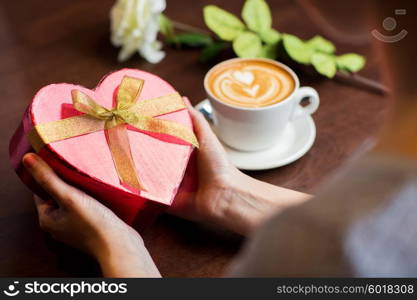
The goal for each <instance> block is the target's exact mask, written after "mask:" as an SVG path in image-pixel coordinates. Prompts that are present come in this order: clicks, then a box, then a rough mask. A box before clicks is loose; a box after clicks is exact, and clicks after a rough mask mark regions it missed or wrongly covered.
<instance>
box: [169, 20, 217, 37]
mask: <svg viewBox="0 0 417 300" xmlns="http://www.w3.org/2000/svg"><path fill="white" fill-rule="evenodd" d="M171 22H172V24H173V25H174V27H175V28H176V29H178V30H182V31H187V32H191V33H200V34H206V35H211V32H210V31H208V30H205V29H201V28H198V27H194V26H191V25H188V24H184V23H181V22H177V21H174V20H172V21H171Z"/></svg>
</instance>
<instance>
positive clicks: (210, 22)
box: [204, 5, 245, 41]
mask: <svg viewBox="0 0 417 300" xmlns="http://www.w3.org/2000/svg"><path fill="white" fill-rule="evenodd" d="M204 22H205V23H206V25H207V27H208V28H210V29H211V30H212V31H213V32H214V33H216V34H217V35H218V36H219V37H220V38H221V39H222V40H225V41H232V40H234V39H235V38H236V37H237V36H238V35H239V34H240V33H241V32H242V31H243V30H245V25H244V24H243V23H242V21H240V20H239V18H238V17H236V16H235V15H233V14H231V13H229V12H227V11H225V10H223V9H221V8H220V7H218V6H215V5H207V6H206V7H204Z"/></svg>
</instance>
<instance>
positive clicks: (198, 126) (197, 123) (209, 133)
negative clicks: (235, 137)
mask: <svg viewBox="0 0 417 300" xmlns="http://www.w3.org/2000/svg"><path fill="white" fill-rule="evenodd" d="M183 99H184V101H185V103H186V104H187V106H188V109H189V112H190V115H191V119H192V121H193V125H194V130H195V133H196V135H197V138H198V140H199V142H200V143H203V144H209V145H212V146H215V147H216V148H217V147H222V146H221V144H220V142H219V140H218V139H217V137H216V135H215V134H214V132H213V130H212V129H211V127H210V124H209V123H208V122H207V120H206V118H205V117H204V116H203V114H202V113H200V112H199V111H198V110H196V109H195V108H194V107H193V106H192V105H191V103H190V101H189V100H188V98H187V97H183ZM205 146H207V145H205Z"/></svg>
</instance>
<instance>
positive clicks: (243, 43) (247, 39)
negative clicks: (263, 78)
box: [233, 31, 262, 57]
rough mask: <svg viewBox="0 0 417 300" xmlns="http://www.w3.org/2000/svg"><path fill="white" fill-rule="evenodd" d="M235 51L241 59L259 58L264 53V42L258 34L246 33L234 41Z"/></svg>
mask: <svg viewBox="0 0 417 300" xmlns="http://www.w3.org/2000/svg"><path fill="white" fill-rule="evenodd" d="M233 50H234V51H235V53H236V55H237V56H239V57H258V55H259V54H260V53H261V51H262V41H261V39H260V38H259V36H257V35H256V34H254V33H252V32H249V31H246V32H243V33H241V34H239V35H238V37H237V38H236V39H235V40H234V41H233Z"/></svg>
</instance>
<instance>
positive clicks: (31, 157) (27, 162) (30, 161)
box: [22, 153, 38, 169]
mask: <svg viewBox="0 0 417 300" xmlns="http://www.w3.org/2000/svg"><path fill="white" fill-rule="evenodd" d="M22 161H23V165H24V166H25V167H26V168H28V169H30V168H32V167H33V166H34V165H35V164H36V162H37V161H38V156H37V155H36V154H34V153H28V154H26V155H25V156H23V159H22Z"/></svg>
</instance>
